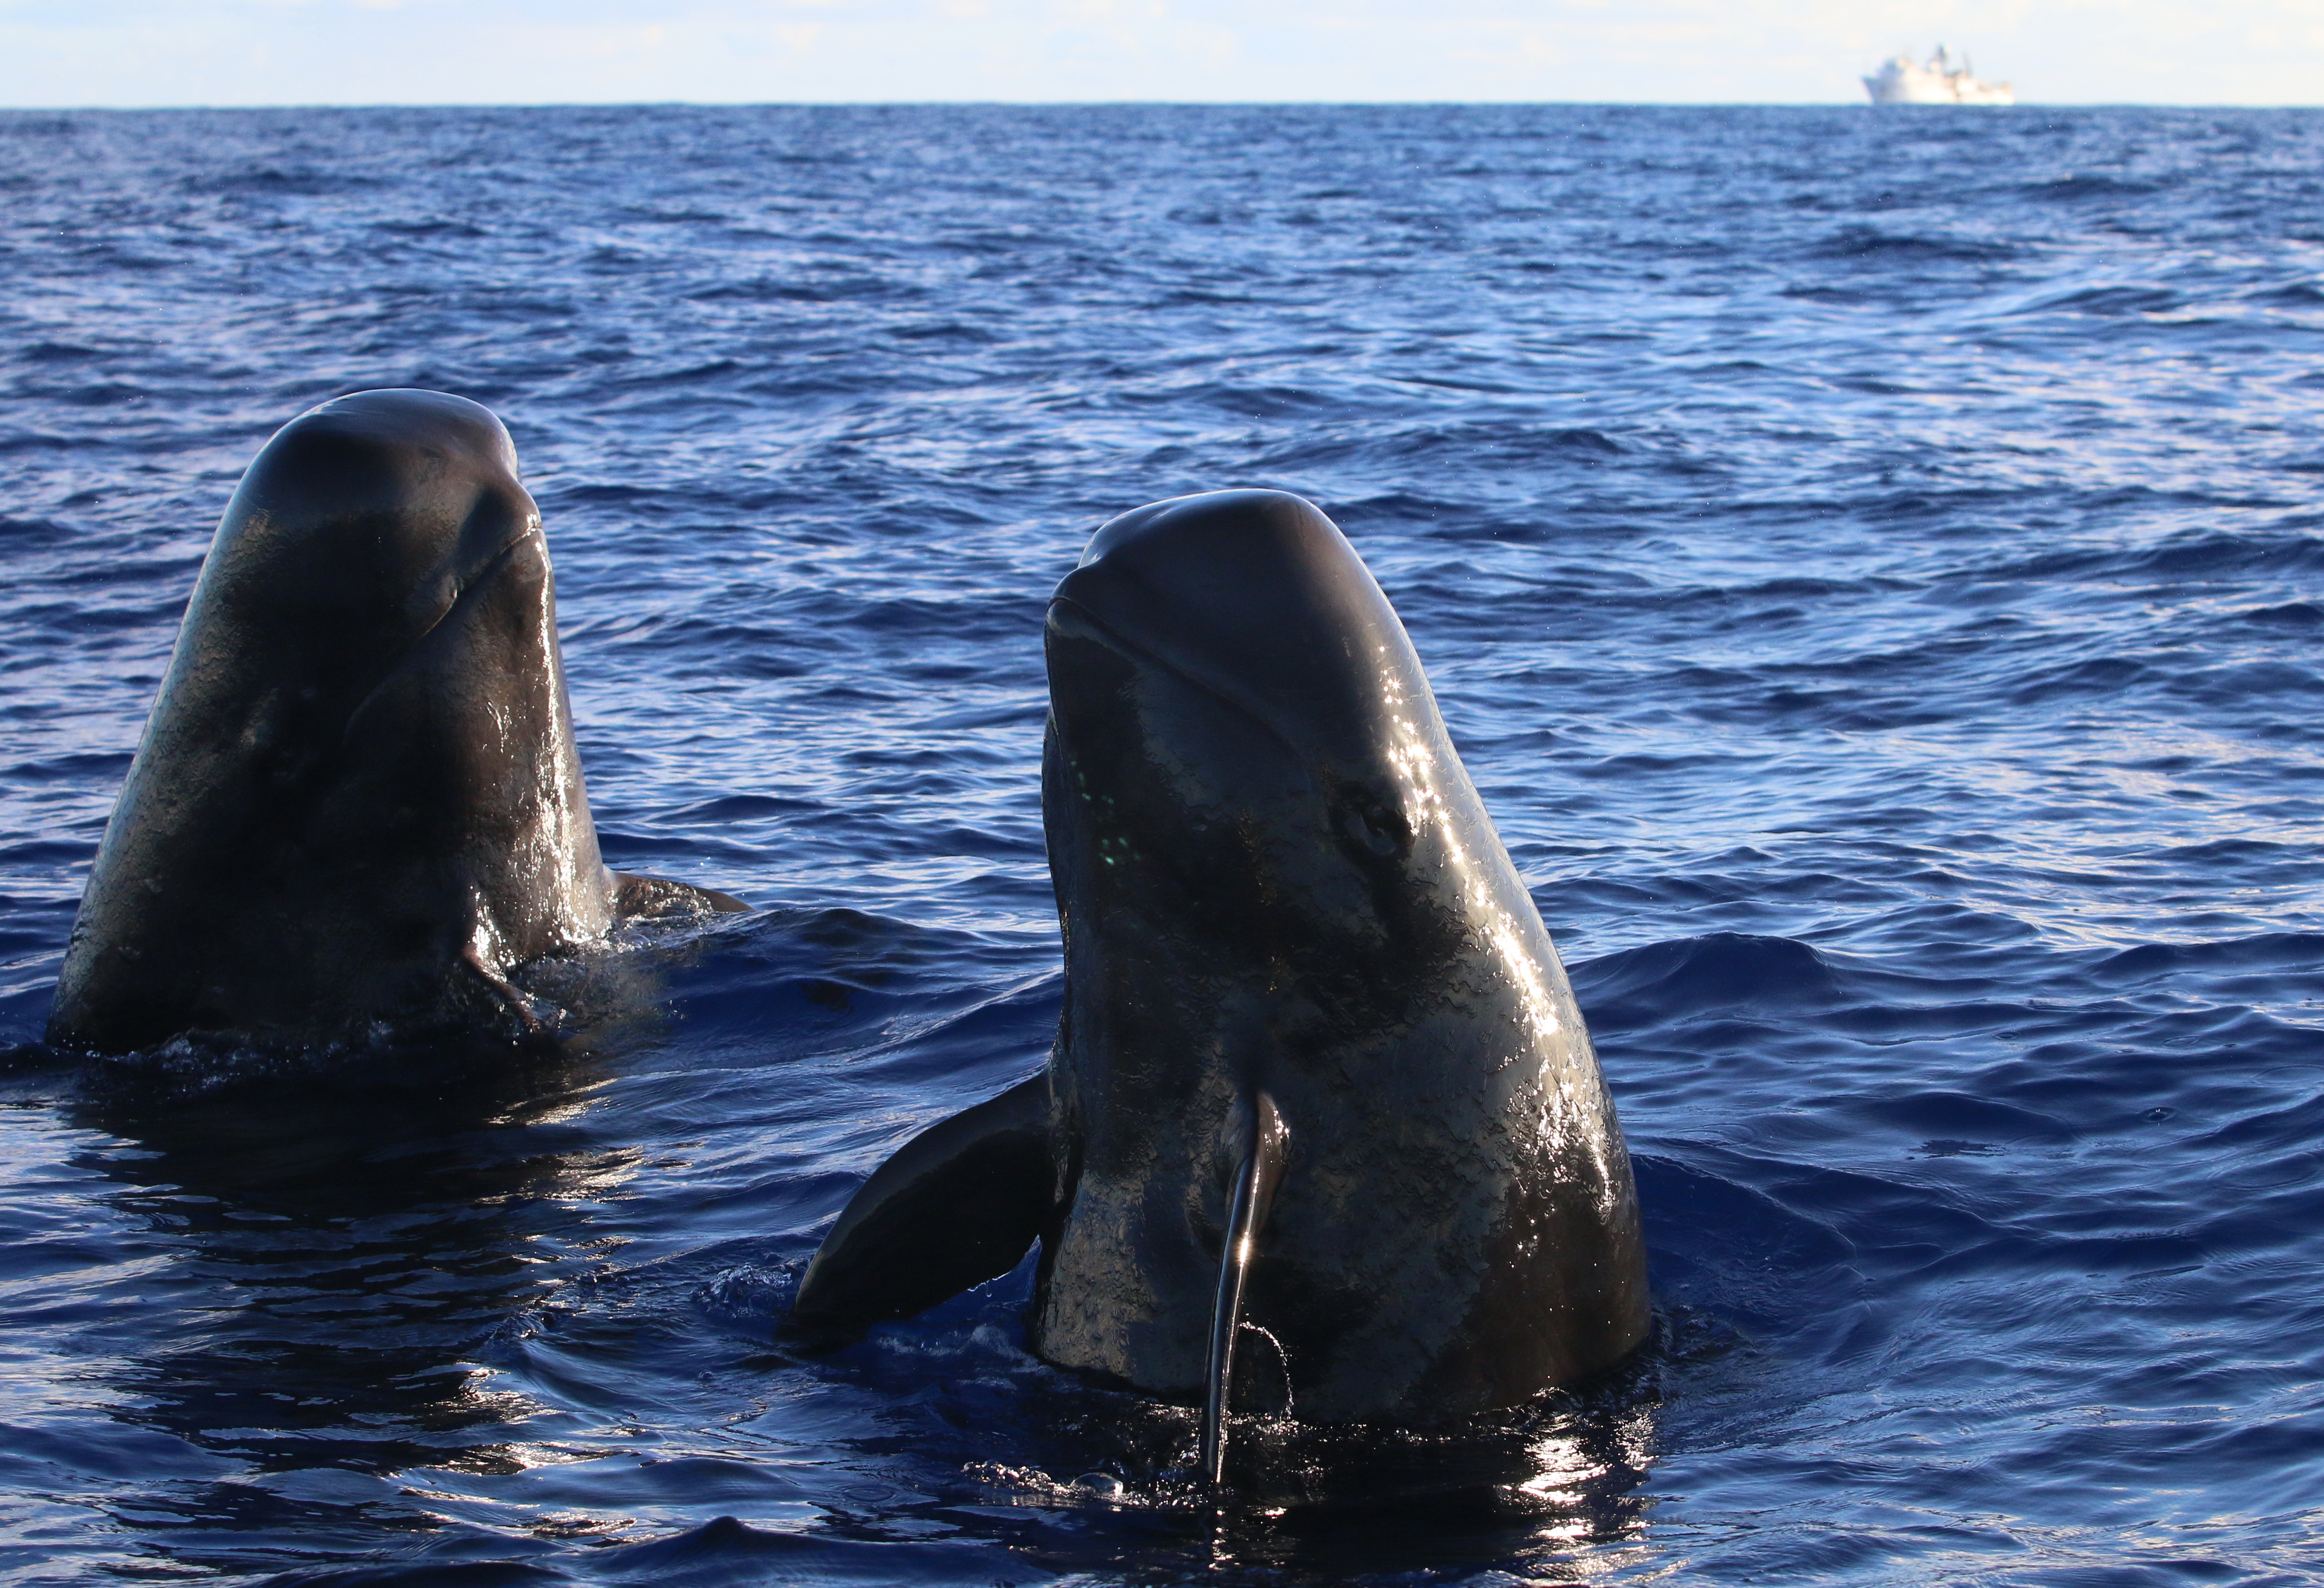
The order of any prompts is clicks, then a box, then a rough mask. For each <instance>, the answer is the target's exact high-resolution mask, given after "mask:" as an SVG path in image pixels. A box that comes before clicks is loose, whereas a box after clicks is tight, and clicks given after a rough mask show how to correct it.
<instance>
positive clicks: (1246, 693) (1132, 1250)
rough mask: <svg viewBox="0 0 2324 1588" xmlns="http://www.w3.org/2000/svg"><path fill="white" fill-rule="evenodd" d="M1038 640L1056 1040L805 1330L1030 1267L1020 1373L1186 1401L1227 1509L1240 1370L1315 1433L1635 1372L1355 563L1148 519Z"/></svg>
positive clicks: (1492, 845)
mask: <svg viewBox="0 0 2324 1588" xmlns="http://www.w3.org/2000/svg"><path fill="white" fill-rule="evenodd" d="M1047 655H1048V670H1049V687H1050V715H1049V725H1048V733H1047V747H1046V750H1045V753H1044V758H1043V772H1042V803H1043V814H1044V817H1045V818H1046V823H1047V835H1048V849H1049V864H1050V870H1051V873H1052V877H1053V880H1054V882H1055V885H1056V898H1057V913H1058V917H1059V919H1060V922H1061V924H1062V926H1063V928H1064V937H1065V1008H1064V1012H1063V1016H1062V1019H1061V1020H1060V1023H1059V1029H1058V1033H1057V1038H1056V1046H1055V1048H1054V1050H1053V1052H1052V1055H1051V1057H1050V1059H1049V1061H1048V1064H1047V1067H1046V1068H1045V1069H1044V1070H1043V1071H1042V1072H1041V1073H1040V1074H1038V1075H1037V1076H1033V1077H1032V1078H1031V1079H1029V1080H1028V1081H1026V1082H1024V1083H1023V1084H1021V1085H1019V1086H1017V1087H1015V1088H1014V1089H1012V1090H1010V1091H1009V1092H1006V1093H1004V1094H1001V1096H999V1097H996V1098H994V1099H992V1100H991V1101H990V1102H987V1103H982V1104H979V1105H978V1106H976V1107H974V1108H972V1109H970V1110H968V1111H967V1112H966V1113H963V1114H960V1115H958V1116H956V1117H954V1118H953V1119H950V1120H946V1121H945V1122H942V1123H939V1124H937V1125H936V1126H934V1127H933V1128H931V1129H930V1130H928V1131H926V1132H925V1133H923V1134H921V1135H920V1136H918V1138H916V1139H915V1140H912V1141H910V1142H909V1143H908V1144H907V1145H906V1146H905V1147H904V1148H903V1149H901V1150H899V1152H898V1153H897V1154H896V1155H895V1156H894V1157H893V1158H892V1159H890V1160H889V1161H888V1162H887V1163H886V1164H885V1165H883V1166H882V1167H881V1168H880V1169H879V1170H878V1171H877V1172H876V1173H874V1174H873V1175H872V1176H871V1178H870V1179H869V1180H868V1181H867V1182H866V1183H865V1184H864V1185H863V1186H862V1189H861V1190H860V1191H859V1192H858V1193H857V1194H856V1196H854V1198H853V1201H851V1202H850V1203H849V1204H848V1205H847V1206H846V1208H845V1209H844V1211H843V1212H842V1213H841V1214H840V1216H839V1219H838V1221H837V1223H835V1224H834V1225H833V1227H832V1229H831V1231H830V1232H829V1233H828V1235H827V1236H826V1237H825V1241H824V1242H823V1244H822V1247H821V1249H820V1250H819V1251H817V1252H816V1256H815V1259H814V1260H813V1262H812V1264H811V1265H810V1266H809V1268H808V1269H807V1274H806V1276H805V1278H804V1279H803V1280H802V1282H801V1284H800V1288H799V1290H798V1296H797V1297H796V1300H795V1303H794V1313H793V1316H794V1320H795V1324H796V1325H797V1326H798V1328H799V1329H801V1330H803V1331H809V1332H815V1331H820V1332H822V1333H823V1334H825V1335H826V1336H832V1335H843V1334H845V1333H846V1332H848V1331H852V1330H855V1329H860V1328H861V1327H862V1326H863V1325H868V1324H870V1323H872V1322H875V1321H878V1320H881V1319H886V1318H894V1317H901V1316H910V1315H912V1314H914V1313H917V1312H919V1311H921V1310H922V1309H924V1308H926V1307H927V1306H932V1305H934V1304H935V1303H936V1302H938V1301H941V1300H943V1299H944V1298H945V1297H948V1296H950V1295H952V1294H954V1293H956V1292H957V1291H959V1290H961V1289H963V1288H966V1287H968V1286H970V1285H973V1284H975V1283H978V1282H980V1281H982V1280H984V1279H991V1278H992V1277H994V1276H996V1275H999V1274H1001V1273H1005V1272H1006V1271H1008V1270H1009V1269H1010V1268H1011V1267H1013V1266H1014V1265H1015V1264H1016V1263H1017V1261H1018V1260H1019V1259H1020V1258H1021V1257H1022V1256H1023V1254H1024V1253H1025V1252H1026V1251H1028V1249H1029V1247H1030V1246H1031V1245H1032V1243H1033V1242H1036V1241H1038V1242H1039V1243H1040V1247H1041V1256H1040V1260H1039V1263H1038V1267H1037V1280H1036V1285H1035V1289H1034V1295H1033V1299H1032V1303H1031V1309H1030V1315H1029V1317H1028V1342H1029V1343H1030V1345H1031V1348H1032V1349H1033V1350H1034V1351H1035V1352H1036V1353H1038V1354H1039V1355H1040V1356H1042V1357H1043V1358H1045V1359H1047V1361H1049V1362H1054V1363H1056V1364H1059V1365H1061V1366H1065V1367H1068V1368H1075V1369H1083V1370H1086V1371H1091V1372H1093V1373H1095V1374H1099V1375H1102V1376H1103V1377H1105V1378H1108V1379H1111V1380H1116V1381H1120V1382H1122V1383H1126V1384H1129V1385H1131V1386H1134V1387H1136V1388H1138V1389H1139V1390H1146V1391H1148V1392H1151V1393H1154V1394H1157V1395H1159V1396H1164V1397H1170V1398H1176V1399H1189V1400H1192V1401H1194V1402H1197V1403H1200V1404H1202V1405H1203V1407H1204V1416H1203V1442H1202V1451H1201V1461H1202V1463H1203V1468H1204V1470H1205V1471H1206V1472H1207V1473H1208V1474H1209V1475H1210V1476H1212V1477H1213V1478H1215V1477H1216V1476H1217V1475H1218V1473H1219V1472H1220V1470H1221V1463H1222V1460H1223V1453H1224V1418H1225V1413H1226V1410H1227V1408H1228V1407H1229V1405H1230V1404H1231V1393H1232V1381H1233V1375H1234V1367H1235V1362H1236V1358H1237V1353H1238V1350H1239V1349H1241V1350H1243V1351H1246V1352H1249V1351H1255V1350H1259V1349H1262V1348H1263V1349H1266V1350H1268V1352H1269V1353H1279V1355H1280V1358H1281V1366H1282V1371H1283V1372H1284V1373H1285V1374H1286V1376H1287V1379H1288V1382H1289V1386H1290V1390H1291V1393H1292V1397H1293V1404H1294V1407H1295V1409H1296V1415H1297V1416H1299V1417H1303V1418H1312V1419H1317V1420H1323V1421H1344V1420H1372V1419H1379V1420H1386V1421H1396V1422H1404V1423H1415V1422H1418V1423H1426V1422H1434V1421H1438V1420H1442V1419H1445V1418H1449V1417H1458V1416H1461V1415H1464V1414H1467V1413H1471V1412H1474V1411H1478V1410H1480V1409H1484V1408H1493V1407H1499V1406H1506V1405H1510V1404H1513V1403H1516V1402H1518V1401H1521V1400H1524V1399H1528V1398H1530V1397H1533V1396H1535V1395H1537V1394H1539V1393H1540V1392H1542V1391H1544V1390H1548V1389H1550V1388H1552V1387H1558V1386H1571V1385H1575V1384H1579V1383H1581V1382H1582V1381H1584V1380H1588V1379H1590V1378H1591V1377H1593V1376H1595V1375H1599V1374H1601V1373H1603V1372H1604V1371H1607V1370H1608V1369H1609V1368H1611V1367H1613V1366H1614V1365H1615V1364H1617V1363H1618V1362H1620V1361H1621V1359H1622V1358H1623V1357H1624V1356H1626V1355H1627V1354H1628V1353H1630V1352H1631V1351H1632V1350H1633V1349H1634V1348H1636V1347H1637V1345H1638V1344H1639V1343H1640V1342H1641V1341H1642V1340H1643V1339H1644V1338H1645V1336H1646V1332H1647V1326H1648V1306H1647V1291H1646V1258H1645V1251H1644V1248H1643V1244H1642V1242H1641V1239H1640V1231H1639V1219H1638V1208H1637V1193H1636V1190H1635V1188H1634V1186H1633V1185H1632V1180H1631V1173H1630V1165H1629V1159H1628V1155H1627V1153H1626V1151H1625V1149H1624V1146H1623V1141H1622V1134H1621V1130H1620V1127H1619V1125H1618V1122H1617V1121H1616V1119H1615V1113H1614V1105H1613V1103H1612V1101H1611V1099H1610V1098H1609V1095H1608V1094H1607V1090H1606V1086H1605V1084H1604V1082H1603V1080H1602V1078H1601V1077H1600V1073H1599V1068H1598V1063H1597V1059H1596V1057H1595V1055H1594V1054H1593V1052H1592V1050H1591V1044H1590V1039H1589V1035H1588V1033H1587V1032H1586V1030H1585V1029H1583V1026H1582V1016H1581V1013H1580V1011H1578V1010H1577V1009H1576V1007H1575V1005H1574V1001H1573V996H1572V992H1571V991H1570V990H1569V988H1568V986H1567V983H1566V978H1565V974H1564V971H1563V968H1562V967H1561V965H1560V964H1559V962H1558V958H1557V954H1556V951H1555V949H1554V947H1553V946H1551V943H1550V940H1549V937H1548V934H1547V933H1546V932H1545V930H1544V928H1543V927H1542V923H1541V919H1540V917H1539V915H1538V914H1537V913H1536V911H1535V908H1534V904H1533V901H1532V899H1531V898H1530V897H1529V895H1528V894H1527V892H1526V888H1525V885H1524V883H1523V882H1522V881H1521V880H1520V879H1519V878H1518V875H1517V871H1516V868H1515V867H1514V865H1513V864H1512V863H1511V862H1510V860H1509V857H1508V852H1507V851H1506V850H1505V849H1504V847H1503V846H1502V845H1501V842H1500V838H1499V835H1498V834H1497V833H1496V831H1495V830H1494V827H1493V825H1492V822H1491V820H1490V818H1489V817H1488V816H1487V815H1486V813H1485V809H1484V807H1483V805H1482V803H1481V802H1480V799H1479V798H1478V796H1477V792H1476V790H1475V789H1474V788H1473V786H1472V785H1471V782H1470V780H1469V778H1468V775H1467V772H1466V771H1465V770H1464V769H1463V768H1462V764H1461V762H1460V759H1459V757H1458V756H1457V755H1456V754H1455V753H1454V752H1453V749H1452V743H1451V741H1450V740H1449V738H1448V737H1447V735H1446V733H1445V729H1444V725H1443V720H1442V718H1441V717H1440V716H1438V714H1437V710H1436V706H1435V701H1434V695H1433V694H1432V692H1431V690H1430V688H1429V684H1428V680H1427V678H1426V677H1425V674H1424V673H1423V672H1422V670H1421V666H1420V660H1419V658H1418V657H1417V655H1416V654H1415V652H1414V650H1413V647H1412V643H1411V642H1410V640H1409V639H1408V638H1407V637H1406V633H1405V631H1404V627H1403V625H1402V623H1399V622H1398V621H1397V615H1396V614H1395V612H1394V611H1393V610H1392V609H1391V608H1390V606H1389V605H1388V600H1387V598H1386V597H1385V596H1384V595H1382V594H1381V592H1380V589H1379V586H1378V585H1377V584H1376V583H1374V581H1373V579H1372V577H1371V575H1370V573H1369V571H1368V570H1367V569H1366V568H1365V567H1364V565H1363V562H1362V560H1361V559H1360V558H1359V557H1358V556H1357V554H1356V552H1355V550H1354V549H1353V548H1352V547H1351V546H1350V545H1349V543H1348V541H1347V540H1346V539H1345V538H1344V537H1343V536H1342V534H1341V533H1340V531H1339V530H1338V529H1337V528H1336V527H1335V526H1334V525H1333V523H1332V522H1331V521H1330V520H1329V519H1327V518H1326V517H1325V516H1324V515H1323V513H1322V512H1319V511H1318V510H1317V509H1316V508H1314V506H1312V505H1311V504H1309V503H1306V502H1305V501H1303V500H1301V499H1300V498H1298V497H1296V496H1290V495H1286V494H1279V493H1275V492H1266V491H1236V492H1225V493H1220V494H1209V495H1201V496H1190V497H1183V498H1179V499H1177V500H1174V501H1169V502H1163V503H1156V504H1154V505H1152V506H1149V507H1146V508H1142V509H1139V511H1137V512H1130V513H1128V514H1126V515H1124V516H1122V517H1120V518H1117V519H1115V520H1113V521H1112V522H1110V523H1108V524H1106V525H1105V526H1104V527H1103V528H1102V529H1101V530H1100V531H1098V532H1097V535H1096V537H1095V539H1093V540H1092V541H1091V542H1090V544H1089V548H1088V549H1087V551H1086V553H1085V554H1084V557H1083V559H1082V560H1081V564H1080V566H1079V567H1078V568H1075V569H1074V571H1073V572H1072V573H1071V574H1070V575H1068V576H1067V577H1066V578H1065V581H1064V582H1063V583H1062V584H1061V585H1060V586H1058V587H1057V590H1056V596H1055V598H1054V599H1053V600H1052V601H1051V602H1050V604H1049V608H1048V616H1047ZM1262 1332H1263V1334H1262ZM1254 1341H1258V1342H1260V1343H1259V1344H1252V1343H1250V1342H1254ZM1270 1377H1272V1375H1270Z"/></svg>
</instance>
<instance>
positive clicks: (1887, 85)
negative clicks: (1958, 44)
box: [1864, 44, 2017, 105]
mask: <svg viewBox="0 0 2324 1588" xmlns="http://www.w3.org/2000/svg"><path fill="white" fill-rule="evenodd" d="M1864 91H1865V92H1866V93H1867V94H1869V95H1871V96H1872V103H1873V104H1875V105H2015V104H2016V103H2017V96H2016V94H2015V93H2014V92H2013V91H2012V90H2011V88H2010V87H2009V85H2008V84H2007V83H1988V82H1987V81H1985V80H1984V79H1983V78H1978V76H1976V75H1975V74H1974V73H1972V72H1971V71H1970V70H1969V58H1968V57H1967V56H1963V57H1962V58H1961V60H1960V65H1959V66H1955V65H1954V64H1953V59H1952V57H1951V56H1950V55H1949V54H1947V53H1946V51H1945V47H1944V46H1943V45H1942V44H1940V45H1938V46H1937V52H1936V53H1935V54H1934V55H1932V56H1930V57H1929V59H1928V62H1927V64H1925V65H1922V64H1918V63H1916V62H1915V61H1914V60H1913V58H1912V56H1911V55H1909V54H1907V53H1906V52H1904V51H1901V50H1900V51H1897V52H1896V57H1895V60H1887V61H1884V62H1882V63H1881V67H1880V69H1879V70H1878V71H1877V72H1875V73H1874V74H1873V75H1872V76H1870V77H1868V78H1865V79H1864Z"/></svg>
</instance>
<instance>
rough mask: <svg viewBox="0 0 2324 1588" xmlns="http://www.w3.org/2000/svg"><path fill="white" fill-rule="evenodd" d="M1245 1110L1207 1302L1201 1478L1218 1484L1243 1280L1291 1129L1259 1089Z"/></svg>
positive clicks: (1280, 1174) (1272, 1197)
mask: <svg viewBox="0 0 2324 1588" xmlns="http://www.w3.org/2000/svg"><path fill="white" fill-rule="evenodd" d="M1245 1107H1246V1108H1247V1109H1248V1110H1249V1113H1248V1114H1247V1116H1246V1122H1247V1124H1248V1126H1249V1137H1248V1140H1249V1143H1250V1144H1249V1146H1248V1147H1246V1148H1245V1149H1244V1151H1243V1158H1242V1161H1241V1163H1240V1164H1239V1165H1238V1166H1237V1167H1236V1169H1235V1178H1234V1200H1233V1202H1232V1203H1231V1205H1230V1206H1229V1208H1228V1211H1227V1237H1226V1244H1225V1247H1224V1248H1223V1250H1222V1251H1221V1252H1220V1254H1219V1288H1218V1293H1217V1295H1216V1296H1215V1297H1213V1299H1212V1302H1211V1355H1210V1364H1209V1369H1208V1371H1206V1372H1204V1374H1203V1442H1202V1450H1201V1454H1200V1456H1199V1458H1198V1459H1199V1461H1200V1463H1201V1465H1202V1469H1203V1481H1204V1482H1211V1483H1216V1482H1219V1480H1220V1479H1221V1477H1222V1476H1223V1475H1224V1473H1225V1468H1226V1459H1227V1440H1226V1415H1227V1399H1228V1397H1229V1395H1230V1394H1231V1392H1232V1391H1233V1389H1234V1350H1235V1334H1236V1332H1237V1331H1238V1330H1240V1328H1241V1327H1242V1292H1243V1282H1244V1281H1245V1280H1246V1279H1249V1278H1250V1259H1251V1248H1252V1244H1253V1243H1254V1242H1256V1241H1257V1240H1258V1239H1259V1232H1260V1231H1261V1230H1263V1229H1265V1228H1266V1227H1267V1214H1268V1208H1269V1206H1270V1205H1272V1204H1273V1203H1274V1201H1275V1187H1276V1185H1277V1182H1278V1181H1280V1180H1281V1179H1282V1178H1283V1152H1284V1148H1285V1146H1286V1143H1287V1142H1288V1140H1289V1139H1290V1132H1289V1131H1286V1130H1285V1129H1284V1126H1283V1116H1282V1115H1281V1114H1279V1113H1277V1112H1276V1109H1275V1099H1273V1098H1272V1097H1269V1096H1268V1094H1266V1093H1264V1092H1260V1093H1258V1094H1254V1095H1253V1097H1252V1098H1251V1100H1250V1103H1247V1104H1246V1105H1245Z"/></svg>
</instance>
